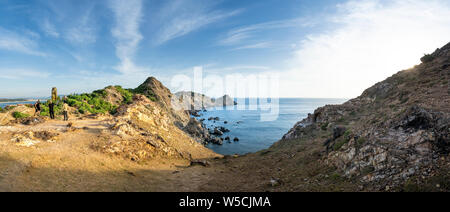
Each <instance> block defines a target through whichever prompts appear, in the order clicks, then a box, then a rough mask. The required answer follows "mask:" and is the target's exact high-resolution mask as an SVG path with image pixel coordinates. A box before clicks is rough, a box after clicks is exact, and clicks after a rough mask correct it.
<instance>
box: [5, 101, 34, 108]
mask: <svg viewBox="0 0 450 212" xmlns="http://www.w3.org/2000/svg"><path fill="white" fill-rule="evenodd" d="M34 103H35V101H28V102H7V103H6V102H5V103H1V102H0V107H1V108H4V107H5V106H8V105H17V104H34Z"/></svg>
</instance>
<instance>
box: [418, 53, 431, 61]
mask: <svg viewBox="0 0 450 212" xmlns="http://www.w3.org/2000/svg"><path fill="white" fill-rule="evenodd" d="M433 60H434V57H433V55H431V54H425V55H424V56H423V57H422V58H420V61H422V63H429V62H431V61H433Z"/></svg>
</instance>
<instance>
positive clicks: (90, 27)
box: [65, 6, 97, 44]
mask: <svg viewBox="0 0 450 212" xmlns="http://www.w3.org/2000/svg"><path fill="white" fill-rule="evenodd" d="M92 10H93V6H91V7H89V8H88V9H87V10H86V11H85V13H84V14H83V15H82V16H81V17H79V19H78V20H76V21H75V22H74V26H72V27H71V28H69V29H68V30H67V31H66V33H65V38H66V39H67V40H68V41H69V42H71V43H73V44H90V43H94V42H95V41H96V39H97V36H96V29H95V24H94V23H93V20H94V19H93V17H91V16H92V15H91V14H92Z"/></svg>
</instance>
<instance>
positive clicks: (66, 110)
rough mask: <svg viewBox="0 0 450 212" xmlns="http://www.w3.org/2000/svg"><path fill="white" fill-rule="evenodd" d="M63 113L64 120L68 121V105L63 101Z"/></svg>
mask: <svg viewBox="0 0 450 212" xmlns="http://www.w3.org/2000/svg"><path fill="white" fill-rule="evenodd" d="M63 114H64V121H68V120H69V105H68V104H67V103H66V102H64V104H63Z"/></svg>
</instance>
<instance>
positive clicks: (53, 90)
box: [52, 87, 58, 102]
mask: <svg viewBox="0 0 450 212" xmlns="http://www.w3.org/2000/svg"><path fill="white" fill-rule="evenodd" d="M57 99H58V91H57V90H56V87H53V88H52V101H53V102H56V100H57Z"/></svg>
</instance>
